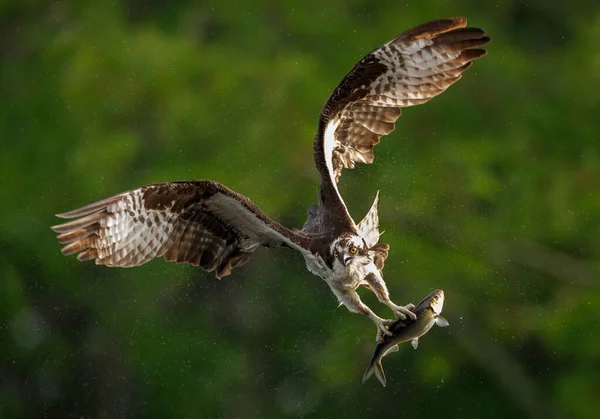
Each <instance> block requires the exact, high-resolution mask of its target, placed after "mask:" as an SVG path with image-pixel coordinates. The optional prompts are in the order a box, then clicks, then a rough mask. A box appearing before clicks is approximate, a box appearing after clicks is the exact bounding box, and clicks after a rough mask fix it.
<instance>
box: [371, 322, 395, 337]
mask: <svg viewBox="0 0 600 419" xmlns="http://www.w3.org/2000/svg"><path fill="white" fill-rule="evenodd" d="M392 323H394V321H393V320H383V319H382V320H381V321H379V322H377V336H376V338H375V339H376V340H377V342H383V339H384V335H387V336H392V335H393V333H392V332H390V330H389V329H388V327H389V326H391V325H392Z"/></svg>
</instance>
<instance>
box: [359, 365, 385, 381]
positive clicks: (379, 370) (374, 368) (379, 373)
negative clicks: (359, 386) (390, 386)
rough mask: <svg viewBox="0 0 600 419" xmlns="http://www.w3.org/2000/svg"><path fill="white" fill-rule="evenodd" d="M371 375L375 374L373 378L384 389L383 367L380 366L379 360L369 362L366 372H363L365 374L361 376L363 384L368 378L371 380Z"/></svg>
mask: <svg viewBox="0 0 600 419" xmlns="http://www.w3.org/2000/svg"><path fill="white" fill-rule="evenodd" d="M373 373H375V377H377V379H378V380H379V382H380V383H381V384H382V385H383V386H384V387H385V383H386V380H385V374H384V372H383V365H381V359H379V360H375V359H372V360H371V363H370V364H369V367H368V368H367V370H366V371H365V374H364V375H363V378H362V382H363V384H364V383H365V382H366V381H367V380H368V379H369V378H371V376H372V375H373Z"/></svg>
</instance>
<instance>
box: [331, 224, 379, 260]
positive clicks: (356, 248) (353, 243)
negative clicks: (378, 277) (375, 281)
mask: <svg viewBox="0 0 600 419" xmlns="http://www.w3.org/2000/svg"><path fill="white" fill-rule="evenodd" d="M368 250H369V249H368V248H367V244H366V243H365V241H364V240H363V238H362V237H360V236H358V235H356V234H352V233H344V234H342V235H341V236H340V237H338V238H337V239H336V240H335V241H334V242H333V243H332V244H331V248H330V251H331V256H332V257H333V267H334V269H335V268H336V267H340V266H341V267H346V266H352V265H354V264H357V263H358V264H360V265H364V264H367V263H369V262H370V261H371V258H370V257H369V252H368Z"/></svg>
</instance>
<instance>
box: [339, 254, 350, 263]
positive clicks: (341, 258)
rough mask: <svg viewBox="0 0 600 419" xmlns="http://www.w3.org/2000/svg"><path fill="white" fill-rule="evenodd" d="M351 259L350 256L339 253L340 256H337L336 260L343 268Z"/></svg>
mask: <svg viewBox="0 0 600 419" xmlns="http://www.w3.org/2000/svg"><path fill="white" fill-rule="evenodd" d="M352 259H353V257H352V256H350V255H346V254H345V253H340V254H339V255H338V260H339V261H340V263H341V264H342V265H343V266H346V265H347V264H348V262H350V261H351V260H352Z"/></svg>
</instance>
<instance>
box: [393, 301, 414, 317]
mask: <svg viewBox="0 0 600 419" xmlns="http://www.w3.org/2000/svg"><path fill="white" fill-rule="evenodd" d="M414 308H415V305H414V304H407V305H406V306H404V307H403V306H395V307H394V308H393V309H392V311H393V312H394V316H396V318H397V319H400V320H406V317H407V316H408V317H409V318H410V319H411V320H417V315H416V314H415V313H413V312H412V311H411V310H412V309H414Z"/></svg>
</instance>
